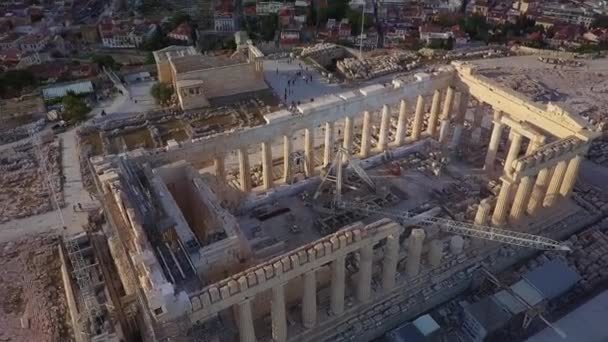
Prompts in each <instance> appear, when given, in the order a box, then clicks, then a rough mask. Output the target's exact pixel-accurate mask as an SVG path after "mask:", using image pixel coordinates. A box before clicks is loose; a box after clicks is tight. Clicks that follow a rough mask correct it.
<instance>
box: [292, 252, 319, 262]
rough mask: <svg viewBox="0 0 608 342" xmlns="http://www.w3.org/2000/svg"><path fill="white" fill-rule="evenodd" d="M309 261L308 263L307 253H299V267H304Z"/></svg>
mask: <svg viewBox="0 0 608 342" xmlns="http://www.w3.org/2000/svg"><path fill="white" fill-rule="evenodd" d="M313 253H314V250H313ZM307 261H308V257H307V253H306V251H298V265H303V264H305V263H306V262H307ZM292 262H293V261H292Z"/></svg>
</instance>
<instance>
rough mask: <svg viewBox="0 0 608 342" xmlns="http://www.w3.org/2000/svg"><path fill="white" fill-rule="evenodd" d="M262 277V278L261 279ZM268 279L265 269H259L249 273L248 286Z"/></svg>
mask: <svg viewBox="0 0 608 342" xmlns="http://www.w3.org/2000/svg"><path fill="white" fill-rule="evenodd" d="M260 277H261V278H262V279H260ZM264 280H266V276H264V270H262V269H257V270H255V272H249V273H247V286H248V287H252V286H255V285H257V284H258V282H260V283H261V282H263V281H264Z"/></svg>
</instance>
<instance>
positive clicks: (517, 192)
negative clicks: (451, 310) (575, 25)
mask: <svg viewBox="0 0 608 342" xmlns="http://www.w3.org/2000/svg"><path fill="white" fill-rule="evenodd" d="M264 118H265V121H266V123H265V124H264V125H261V126H257V127H251V128H243V129H235V130H233V131H230V132H226V133H221V134H217V135H213V136H209V137H205V138H201V139H198V140H194V141H192V142H188V143H182V144H181V145H179V146H172V147H171V148H164V149H159V150H153V151H133V152H129V153H127V154H122V155H112V156H107V157H95V158H93V159H92V160H91V165H92V167H93V168H94V169H95V174H96V183H97V186H98V189H99V190H100V192H101V193H102V194H103V196H104V198H103V202H104V203H103V205H104V207H105V210H106V212H107V213H108V216H110V218H109V222H110V228H109V229H110V230H111V231H113V232H114V233H113V234H111V235H112V236H115V239H116V241H119V242H120V244H119V245H120V246H121V248H122V249H123V250H124V252H125V253H124V255H126V256H127V258H126V260H127V261H126V262H125V263H124V264H120V265H123V266H120V265H119V266H118V273H119V275H120V278H121V279H122V280H123V283H127V284H131V286H132V287H130V288H127V289H126V291H127V292H131V293H133V294H134V295H140V296H141V297H142V300H143V302H144V303H145V306H146V308H147V309H148V310H149V313H150V315H151V316H152V317H153V324H152V326H153V328H151V329H152V330H154V331H155V333H156V334H160V335H162V334H163V333H166V334H169V332H167V330H170V329H166V327H167V325H171V324H176V323H175V322H178V321H179V322H182V323H184V322H185V324H186V325H190V326H194V325H197V324H200V325H202V326H204V327H206V328H205V329H203V330H204V331H205V333H206V334H209V335H208V336H209V337H208V338H209V340H213V338H216V339H217V340H221V341H225V340H240V341H242V342H254V341H258V340H270V339H272V340H273V341H277V342H282V341H321V340H331V341H335V340H339V338H337V336H341V335H340V334H344V333H345V330H346V328H344V326H345V323H346V322H349V329H359V333H360V334H361V336H364V335H365V338H369V337H373V336H377V335H373V334H374V331H375V330H376V329H380V327H381V326H382V325H383V324H387V325H391V324H392V326H394V324H395V321H394V319H395V318H394V315H395V314H396V313H398V312H402V313H403V312H408V311H410V310H411V311H412V312H413V314H415V312H420V310H422V308H424V307H425V306H424V305H431V304H432V300H430V299H428V298H431V297H432V296H434V295H438V297H437V298H440V297H441V296H448V294H447V293H448V291H461V290H462V289H463V288H462V286H463V285H462V283H461V281H462V279H461V278H462V277H461V276H459V275H458V274H459V273H462V272H466V270H467V269H469V268H470V267H472V266H474V265H475V264H477V263H480V262H485V260H486V258H487V257H488V256H489V255H490V254H492V253H495V252H496V248H495V246H492V245H490V244H487V243H484V242H483V241H478V240H476V239H474V238H469V237H464V238H463V237H462V236H459V235H450V234H446V233H445V232H441V231H439V230H438V229H437V227H433V226H425V225H422V224H419V223H417V221H416V217H417V216H420V217H423V216H425V215H427V216H429V215H430V216H439V217H446V218H450V219H456V220H457V221H471V222H474V224H475V225H477V226H479V227H486V226H493V227H500V228H502V229H505V230H511V231H517V232H522V233H531V234H532V233H533V234H539V235H546V236H553V235H554V232H552V231H551V228H550V227H551V224H552V223H554V222H556V221H557V220H560V219H561V218H563V217H564V215H569V214H571V213H572V212H575V211H576V210H578V209H577V206H576V204H575V203H573V202H572V201H571V200H570V199H569V197H570V195H571V193H572V190H573V187H574V184H575V181H576V179H577V174H578V169H579V166H580V164H581V162H582V160H583V158H584V156H585V154H586V152H587V151H588V149H589V145H590V142H591V140H593V139H594V138H595V137H597V136H598V134H599V133H598V132H596V131H595V130H594V129H592V128H591V126H590V125H588V124H587V123H586V122H585V121H584V120H582V119H581V118H579V117H578V116H577V115H574V114H572V113H570V112H568V111H567V110H566V109H564V108H560V107H558V106H556V105H553V104H551V103H549V104H548V105H540V104H538V103H535V102H532V101H531V100H529V99H527V98H526V97H524V96H523V95H520V94H518V93H516V92H514V91H512V90H508V89H505V88H504V87H502V86H500V85H499V84H498V83H496V82H495V81H493V80H491V79H490V78H487V77H485V76H482V75H480V74H479V73H478V72H477V71H476V69H475V68H474V67H473V66H472V65H470V64H467V63H461V62H453V63H452V65H450V66H447V67H443V68H441V69H439V70H438V71H436V72H433V73H420V74H416V75H415V76H414V77H412V78H404V79H396V80H394V81H393V82H392V83H387V84H375V85H371V86H366V87H363V88H359V89H356V90H352V91H347V92H344V93H340V94H338V95H328V96H325V97H322V98H316V99H314V101H311V102H306V103H303V104H300V105H298V106H296V107H295V108H294V109H289V110H288V109H284V110H280V111H277V112H273V113H270V114H267V115H265V117H264ZM338 150H341V151H347V153H348V154H350V155H348V156H347V157H348V158H345V160H344V162H345V163H346V162H349V161H350V162H351V163H354V161H356V163H357V164H358V165H360V167H361V168H362V169H365V171H366V172H367V173H368V174H369V179H370V180H371V182H372V183H373V184H372V186H370V185H369V184H367V183H366V182H362V181H358V180H357V179H355V178H356V177H350V178H349V177H345V179H346V180H347V181H348V182H349V184H348V186H345V189H344V196H346V197H348V198H349V199H350V200H353V201H355V200H356V201H359V202H362V203H367V204H369V205H374V206H377V207H379V208H390V209H393V210H396V211H406V210H408V211H412V212H414V213H415V214H416V215H417V216H415V217H414V218H413V219H412V220H411V222H410V221H405V222H404V221H400V222H397V221H394V220H391V219H390V218H386V217H383V216H382V215H381V214H379V215H364V214H363V213H361V212H358V211H356V210H348V208H344V207H339V208H336V207H332V203H331V198H330V197H331V194H330V193H329V192H327V191H323V192H322V194H321V197H320V198H319V199H312V196H311V194H312V193H313V192H314V190H315V189H316V188H317V187H318V186H319V184H320V182H321V181H320V176H323V175H325V174H327V172H329V171H328V168H329V166H330V165H331V163H332V161H333V160H334V158H333V157H334V156H335V153H336V151H338ZM407 163H409V164H407ZM406 164H407V165H406ZM408 165H409V166H408ZM425 165H426V166H425ZM410 169H411V170H410ZM428 170H431V171H432V172H427V171H428ZM425 172H426V173H425ZM403 173H405V176H404V175H403ZM421 173H423V176H420V174H421ZM489 184H496V186H491V185H489ZM453 188H457V190H450V189H453ZM433 191H439V192H443V193H444V194H448V195H446V196H444V197H446V198H451V196H452V194H454V195H453V196H452V197H453V199H448V200H446V201H447V202H446V203H442V202H441V201H439V200H438V199H437V198H436V196H434V195H433ZM463 203H464V204H463ZM466 205H468V206H469V207H470V208H474V210H472V211H471V210H467V208H466ZM463 206H465V207H463ZM456 208H459V209H456ZM450 210H451V211H450ZM447 245H449V248H446V246H447ZM114 252H115V253H116V254H117V255H119V254H122V253H119V252H118V251H114ZM114 252H113V253H114ZM122 258H124V256H123V257H122ZM132 273H135V274H136V275H137V277H136V278H135V282H136V283H134V281H133V280H129V279H131V274H132ZM137 288H140V289H141V290H142V291H141V293H140V291H139V290H138V289H137ZM138 293H139V294H138ZM418 293H423V294H424V299H423V300H418V299H417V298H418V297H416V296H415V295H416V294H418ZM450 293H451V292H450ZM437 300H439V299H437ZM425 302H426V303H425ZM378 308H380V309H378ZM377 315H380V318H381V320H377V319H374V317H377ZM361 317H364V318H361ZM368 319H369V320H372V322H377V324H375V325H372V326H369V327H368V328H365V326H366V324H367V323H366V322H367V320H368ZM381 321H382V322H381ZM391 322H392V323H391ZM268 323H270V324H268ZM357 324H359V325H357ZM217 325H220V326H222V327H223V328H221V329H215V330H214V329H212V328H210V327H212V326H217ZM268 326H269V327H270V329H267V328H266V327H268ZM353 327H354V328H353ZM363 330H367V331H365V332H364V331H363ZM173 333H176V332H175V331H173ZM366 334H367V335H366ZM342 336H343V335H342ZM353 338H354V337H353ZM363 338H364V337H361V339H363ZM354 339H355V340H357V338H354Z"/></svg>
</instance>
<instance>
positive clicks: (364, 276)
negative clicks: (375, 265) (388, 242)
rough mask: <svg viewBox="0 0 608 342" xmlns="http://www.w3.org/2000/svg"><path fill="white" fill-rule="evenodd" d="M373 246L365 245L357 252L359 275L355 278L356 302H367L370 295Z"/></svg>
mask: <svg viewBox="0 0 608 342" xmlns="http://www.w3.org/2000/svg"><path fill="white" fill-rule="evenodd" d="M373 256H374V246H373V245H372V244H371V243H370V244H366V245H364V246H363V247H361V249H360V250H359V274H358V276H357V300H359V301H360V302H367V301H368V300H369V299H370V295H371V285H372V261H373Z"/></svg>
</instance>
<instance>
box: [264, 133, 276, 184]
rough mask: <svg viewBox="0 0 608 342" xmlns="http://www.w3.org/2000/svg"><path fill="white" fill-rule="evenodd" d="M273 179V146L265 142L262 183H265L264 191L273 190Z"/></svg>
mask: <svg viewBox="0 0 608 342" xmlns="http://www.w3.org/2000/svg"><path fill="white" fill-rule="evenodd" d="M273 178H274V176H273V174H272V145H271V143H270V142H268V141H265V142H263V143H262V181H263V183H264V190H269V189H272V183H273Z"/></svg>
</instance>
